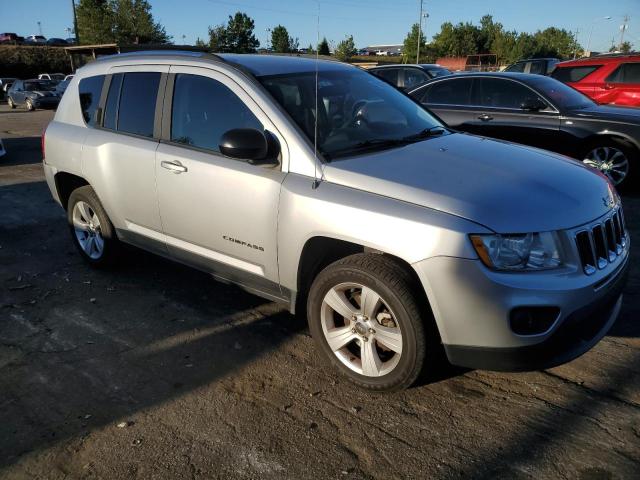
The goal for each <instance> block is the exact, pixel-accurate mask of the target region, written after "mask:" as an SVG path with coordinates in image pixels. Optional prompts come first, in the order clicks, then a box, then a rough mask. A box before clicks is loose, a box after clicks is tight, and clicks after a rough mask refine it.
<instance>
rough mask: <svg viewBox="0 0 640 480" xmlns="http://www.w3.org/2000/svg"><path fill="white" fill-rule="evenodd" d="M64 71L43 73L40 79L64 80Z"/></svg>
mask: <svg viewBox="0 0 640 480" xmlns="http://www.w3.org/2000/svg"><path fill="white" fill-rule="evenodd" d="M64 79H65V78H64V73H41V74H40V75H38V80H58V81H61V80H64Z"/></svg>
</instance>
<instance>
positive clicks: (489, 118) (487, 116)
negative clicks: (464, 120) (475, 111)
mask: <svg viewBox="0 0 640 480" xmlns="http://www.w3.org/2000/svg"><path fill="white" fill-rule="evenodd" d="M478 120H482V121H483V122H488V121H490V120H493V117H492V116H491V115H487V114H486V113H483V114H482V115H478Z"/></svg>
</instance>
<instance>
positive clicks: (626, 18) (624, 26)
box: [618, 15, 629, 50]
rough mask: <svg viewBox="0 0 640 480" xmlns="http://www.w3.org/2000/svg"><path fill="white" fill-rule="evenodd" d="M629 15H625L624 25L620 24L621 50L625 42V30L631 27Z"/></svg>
mask: <svg viewBox="0 0 640 480" xmlns="http://www.w3.org/2000/svg"><path fill="white" fill-rule="evenodd" d="M628 24H629V15H625V16H624V18H623V19H622V25H620V46H619V47H618V48H620V50H622V43H623V42H624V31H625V30H626V29H627V28H629V25H628Z"/></svg>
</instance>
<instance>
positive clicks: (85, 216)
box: [67, 185, 120, 268]
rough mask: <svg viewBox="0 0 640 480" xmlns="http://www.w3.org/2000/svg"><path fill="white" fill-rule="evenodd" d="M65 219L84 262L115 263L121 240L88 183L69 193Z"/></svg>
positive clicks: (98, 266)
mask: <svg viewBox="0 0 640 480" xmlns="http://www.w3.org/2000/svg"><path fill="white" fill-rule="evenodd" d="M67 220H68V222H69V231H70V233H71V238H72V240H73V243H74V244H75V246H76V248H77V249H78V251H79V252H80V255H81V256H82V258H83V259H84V260H85V261H86V262H87V263H89V264H90V265H91V266H93V267H97V268H102V267H110V266H113V265H114V264H115V263H116V261H117V259H118V255H119V253H120V242H119V240H118V237H117V236H116V231H115V228H114V227H113V224H112V223H111V220H109V216H108V215H107V213H106V212H105V210H104V208H103V207H102V204H101V203H100V200H99V199H98V196H97V195H96V193H95V192H94V191H93V188H91V187H90V186H89V185H86V186H84V187H80V188H77V189H76V190H74V191H73V192H72V193H71V195H70V197H69V202H68V203H67ZM96 220H97V221H96Z"/></svg>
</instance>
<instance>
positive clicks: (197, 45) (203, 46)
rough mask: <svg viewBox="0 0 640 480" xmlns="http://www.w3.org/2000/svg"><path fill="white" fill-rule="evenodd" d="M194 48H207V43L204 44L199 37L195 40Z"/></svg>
mask: <svg viewBox="0 0 640 480" xmlns="http://www.w3.org/2000/svg"><path fill="white" fill-rule="evenodd" d="M196 47H200V48H207V47H208V45H207V42H205V41H204V40H202V39H201V38H200V37H198V38H196Z"/></svg>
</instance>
